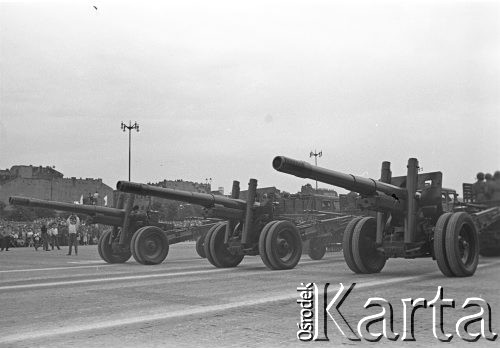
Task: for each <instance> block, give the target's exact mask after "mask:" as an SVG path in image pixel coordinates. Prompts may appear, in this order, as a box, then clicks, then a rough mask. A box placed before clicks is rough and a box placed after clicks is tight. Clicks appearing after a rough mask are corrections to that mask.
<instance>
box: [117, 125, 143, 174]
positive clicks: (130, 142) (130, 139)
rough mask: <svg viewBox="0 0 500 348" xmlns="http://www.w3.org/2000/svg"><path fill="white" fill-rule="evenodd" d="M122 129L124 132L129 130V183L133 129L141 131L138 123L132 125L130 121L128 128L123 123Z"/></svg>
mask: <svg viewBox="0 0 500 348" xmlns="http://www.w3.org/2000/svg"><path fill="white" fill-rule="evenodd" d="M121 128H122V130H123V131H124V132H126V131H127V129H128V181H130V159H131V150H132V145H131V144H132V135H131V132H132V129H135V130H136V131H139V124H138V123H137V122H134V124H132V121H128V126H127V125H126V124H125V123H123V122H122V125H121Z"/></svg>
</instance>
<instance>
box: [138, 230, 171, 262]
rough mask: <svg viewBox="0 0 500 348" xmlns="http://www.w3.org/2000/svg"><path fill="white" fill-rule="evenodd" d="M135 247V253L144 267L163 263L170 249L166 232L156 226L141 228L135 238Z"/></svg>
mask: <svg viewBox="0 0 500 348" xmlns="http://www.w3.org/2000/svg"><path fill="white" fill-rule="evenodd" d="M134 247H135V253H136V254H137V256H138V258H139V259H140V260H141V261H142V262H141V263H142V264H144V265H158V264H160V263H162V262H163V261H164V260H165V258H166V257H167V255H168V251H169V248H170V247H169V244H168V238H167V236H166V234H165V232H164V231H163V230H162V229H161V228H159V227H156V226H145V227H142V228H140V229H139V230H138V231H137V236H136V237H135V241H134ZM138 262H140V261H138Z"/></svg>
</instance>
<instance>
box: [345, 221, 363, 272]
mask: <svg viewBox="0 0 500 348" xmlns="http://www.w3.org/2000/svg"><path fill="white" fill-rule="evenodd" d="M361 219H362V217H361V216H358V217H355V218H354V219H352V220H351V221H349V223H348V224H347V226H346V228H345V230H344V235H343V236H342V253H343V254H344V260H345V263H346V264H347V267H349V268H350V269H351V271H353V272H354V273H362V272H361V270H360V269H359V267H358V266H356V263H355V262H354V256H353V254H352V235H353V233H354V228H355V227H356V224H357V223H358V222H359V221H360V220H361Z"/></svg>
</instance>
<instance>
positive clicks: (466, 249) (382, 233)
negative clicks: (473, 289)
mask: <svg viewBox="0 0 500 348" xmlns="http://www.w3.org/2000/svg"><path fill="white" fill-rule="evenodd" d="M273 168H274V169H276V170H278V171H280V172H284V173H287V174H291V175H295V176H298V177H301V178H308V179H313V180H318V181H321V182H323V183H327V184H331V185H335V186H338V187H342V188H344V189H347V190H351V191H354V192H357V193H358V194H359V195H360V197H358V199H357V202H356V203H357V205H358V206H359V207H360V208H361V209H366V210H371V211H374V212H376V218H375V217H356V218H354V219H352V220H351V221H350V222H349V224H348V225H347V226H346V228H345V231H344V235H343V240H342V248H343V253H344V259H345V261H346V263H347V265H348V267H349V268H350V269H351V270H352V271H353V272H355V273H378V272H380V271H381V270H382V269H383V267H384V266H385V263H386V260H387V259H388V258H396V257H402V258H407V259H413V258H418V257H432V258H433V259H435V260H436V261H437V264H438V267H439V269H440V270H441V272H442V273H443V274H444V275H446V276H448V277H466V276H471V275H473V274H474V273H475V271H476V268H477V265H478V260H479V239H478V227H477V226H476V224H475V223H474V221H473V217H472V216H471V215H470V214H469V213H467V212H463V211H462V212H445V211H444V210H443V205H442V200H441V198H442V190H443V189H442V173H441V172H432V173H421V174H419V173H418V171H419V166H418V161H417V159H415V158H410V159H409V160H408V167H407V168H408V170H407V175H406V176H399V177H392V172H391V168H390V163H389V162H383V163H382V170H381V179H380V180H373V179H368V178H364V177H359V176H355V175H350V174H345V173H340V172H336V171H333V170H329V169H325V168H321V167H316V166H312V165H310V164H309V163H307V162H304V161H299V160H294V159H291V158H287V157H283V156H278V157H275V158H274V160H273Z"/></svg>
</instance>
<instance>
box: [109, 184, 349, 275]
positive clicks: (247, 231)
mask: <svg viewBox="0 0 500 348" xmlns="http://www.w3.org/2000/svg"><path fill="white" fill-rule="evenodd" d="M117 189H118V190H120V191H122V192H129V193H133V194H137V195H144V196H154V197H159V198H164V199H170V200H177V201H182V202H186V203H191V204H197V205H201V206H203V207H204V208H205V214H206V215H207V216H209V217H215V218H219V219H223V220H226V221H224V222H220V223H218V224H216V225H215V226H213V227H212V228H211V229H210V230H209V231H208V232H207V234H206V237H205V239H204V245H203V249H204V251H205V254H206V257H207V259H208V261H209V262H210V263H211V264H212V265H214V266H216V267H235V266H237V265H238V264H239V263H240V262H241V261H242V260H243V257H244V256H245V255H260V257H261V259H262V261H263V262H264V264H265V265H266V266H267V267H268V268H269V269H272V270H282V269H291V268H294V267H295V266H296V265H297V263H298V262H299V260H300V257H301V254H302V240H307V239H310V240H311V241H313V240H314V241H313V242H312V243H310V244H311V245H312V246H313V248H310V250H309V255H310V257H311V258H313V259H321V258H322V257H323V255H324V254H325V251H326V249H325V241H331V236H332V234H333V233H335V232H337V231H338V226H340V225H341V224H342V221H343V220H342V218H332V219H330V220H329V221H315V222H311V221H309V222H307V223H304V224H299V225H297V226H296V224H295V223H293V222H292V220H293V219H291V218H288V219H286V218H280V217H279V216H275V214H274V209H273V202H272V199H267V200H264V201H262V202H258V201H257V180H255V179H250V182H249V184H248V199H247V200H246V201H245V200H242V199H240V198H239V193H240V184H239V182H238V181H234V182H233V187H232V194H231V197H225V196H219V195H213V194H207V193H197V192H186V191H180V190H173V189H168V188H162V187H157V186H151V185H145V184H141V183H134V182H128V181H119V182H118V183H117ZM332 231H333V233H332Z"/></svg>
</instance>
